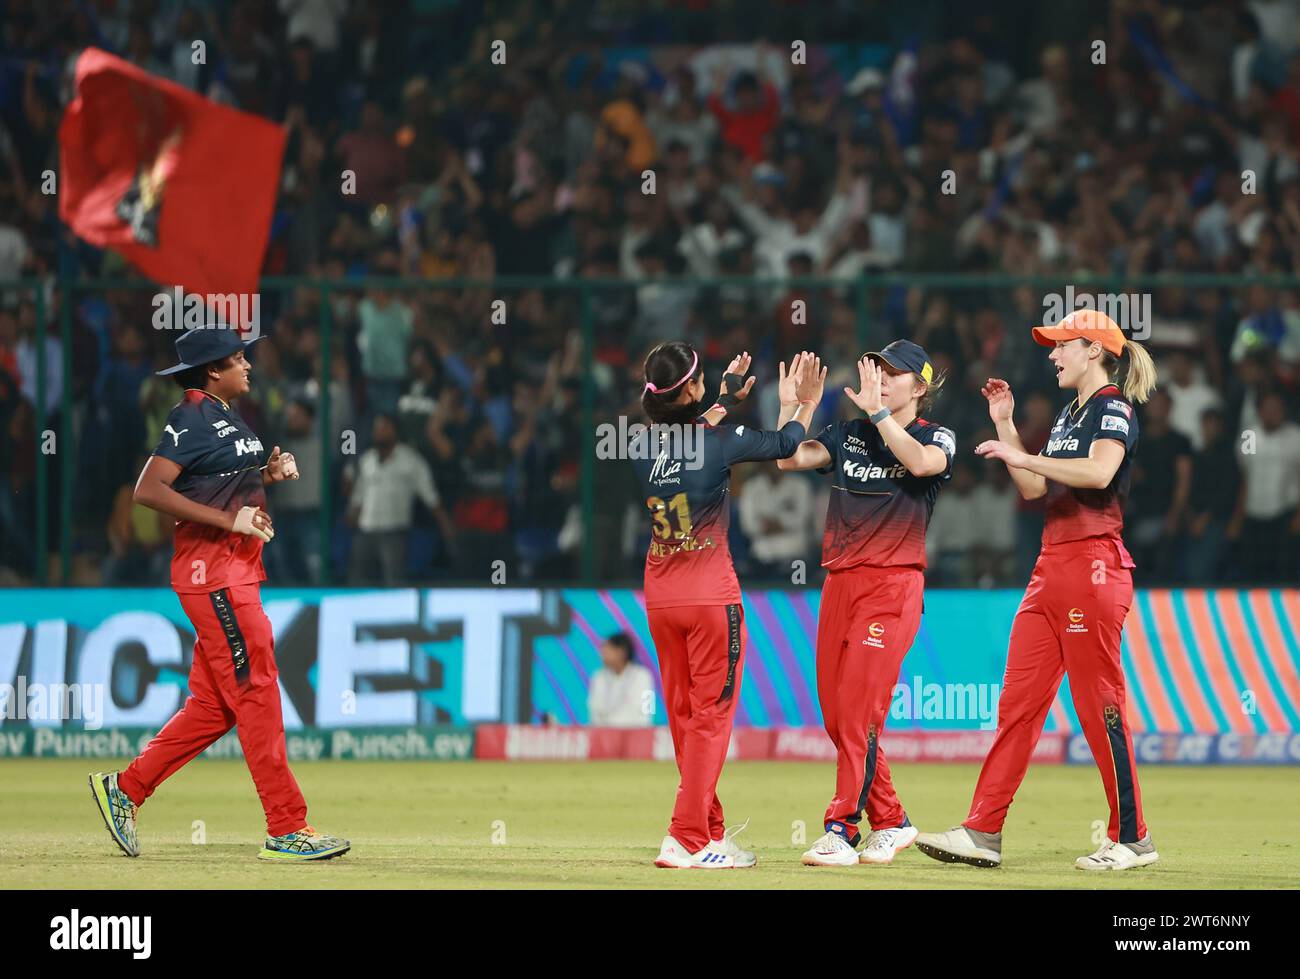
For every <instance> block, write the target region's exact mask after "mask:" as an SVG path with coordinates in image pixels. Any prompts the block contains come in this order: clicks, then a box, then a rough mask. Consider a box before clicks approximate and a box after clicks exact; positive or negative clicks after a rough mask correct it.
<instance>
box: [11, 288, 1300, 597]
mask: <svg viewBox="0 0 1300 979" xmlns="http://www.w3.org/2000/svg"><path fill="white" fill-rule="evenodd" d="M660 282H661V284H662V285H663V287H664V288H681V289H695V290H703V289H720V288H742V289H752V290H755V291H756V292H757V291H768V292H771V291H772V290H774V289H808V290H827V291H834V292H835V293H836V294H837V295H839V296H841V297H844V301H846V302H848V303H850V305H851V306H852V309H853V319H854V338H853V340H854V346H855V347H856V349H857V350H859V351H861V350H866V349H871V347H870V346H869V344H871V343H875V342H885V341H886V340H887V339H888V337H885V336H877V335H876V333H878V332H879V331H878V330H873V309H874V306H873V297H878V296H880V295H882V294H884V293H886V292H888V291H889V290H897V289H904V290H909V289H921V290H925V291H926V292H952V293H963V292H970V291H972V290H974V291H979V290H984V291H987V292H992V291H1007V290H1015V289H1019V288H1024V287H1027V288H1029V289H1031V290H1034V291H1035V292H1037V293H1038V294H1039V295H1040V298H1041V297H1043V296H1047V295H1049V294H1050V295H1064V294H1065V290H1066V288H1067V286H1069V287H1073V289H1074V290H1075V291H1076V293H1080V292H1089V293H1091V294H1103V293H1109V294H1122V295H1133V294H1143V293H1146V294H1155V293H1158V292H1159V291H1161V290H1167V289H1179V290H1219V291H1223V290H1241V289H1245V288H1248V287H1256V286H1258V287H1263V288H1266V289H1269V290H1279V291H1280V290H1300V277H1296V276H1255V277H1241V276H1233V275H1207V274H1198V275H1168V274H1162V275H1146V276H1116V275H1080V276H1075V277H1069V276H1064V275H1061V274H1052V275H1019V276H1018V275H1005V274H997V275H994V274H987V275H985V274H902V273H897V274H863V275H860V276H857V277H855V278H851V279H845V278H827V277H802V278H787V279H782V280H775V279H757V278H754V277H749V276H732V277H715V278H711V279H702V278H686V277H672V278H666V279H663V280H660ZM646 284H647V282H646V280H632V279H616V278H570V279H562V278H561V279H557V278H551V277H538V276H499V277H496V278H494V279H487V280H481V279H463V278H462V279H430V278H412V277H379V276H367V277H356V278H346V279H325V278H312V277H305V276H268V277H265V278H263V279H262V281H261V290H262V294H263V295H265V294H267V293H269V292H271V291H274V290H281V291H284V292H285V293H286V295H287V294H289V293H290V292H291V291H295V290H303V289H309V290H314V291H315V293H316V294H317V296H318V299H319V304H318V305H319V314H318V316H319V318H318V324H317V328H318V330H319V341H320V357H321V359H322V361H323V363H322V371H321V377H322V378H324V379H328V378H331V377H333V374H332V368H333V361H334V358H336V357H338V356H340V355H341V351H340V346H339V335H338V334H339V331H338V330H337V328H336V324H335V322H334V317H333V315H332V305H331V301H330V300H331V297H332V296H334V295H336V294H340V293H345V294H355V293H358V292H360V291H364V290H367V289H383V290H392V291H400V292H410V291H416V292H418V291H427V292H434V291H467V290H480V291H483V292H484V293H486V294H491V295H499V294H502V293H510V292H519V291H522V290H530V289H535V290H543V291H545V292H546V293H562V294H566V295H567V296H569V297H570V298H571V299H572V300H573V301H574V302H576V306H577V310H578V314H577V316H578V326H579V327H580V331H581V337H582V354H581V362H582V368H583V369H582V377H583V383H582V390H581V400H580V406H581V433H582V451H581V459H580V484H581V489H580V503H581V508H582V517H583V526H584V528H591V527H592V526H593V521H592V515H593V512H594V508H595V506H596V498H595V493H596V486H595V478H594V465H595V461H596V455H595V439H596V424H597V422H596V399H595V384H594V381H593V372H592V366H593V362H594V356H595V347H596V343H595V340H596V335H595V320H594V316H593V298H594V297H596V296H597V295H598V294H599V293H601V292H602V291H605V290H625V291H627V290H636V289H638V288H641V287H644V286H645V285H646ZM118 290H129V291H145V292H153V293H155V294H156V293H158V292H160V291H163V290H166V291H170V287H160V286H158V285H157V284H155V283H152V282H149V281H148V280H142V279H127V278H70V277H59V278H56V279H55V280H54V281H53V283H52V290H51V283H50V282H49V281H48V280H37V279H28V280H15V281H9V282H0V299H3V300H5V301H6V302H7V303H12V302H13V301H14V300H15V298H18V299H21V297H24V296H27V297H30V299H31V301H32V302H33V303H34V306H35V322H36V324H37V330H38V331H39V330H41V326H42V325H45V330H46V332H48V326H49V324H47V323H46V313H47V307H48V303H49V300H48V299H47V293H49V292H51V291H52V292H53V294H54V295H55V297H56V298H57V307H58V336H59V338H60V344H59V349H60V351H61V358H62V377H63V378H64V381H65V383H63V384H62V385H61V391H62V402H61V410H60V420H61V424H60V431H59V432H57V433H55V436H56V442H57V444H58V446H59V449H58V451H56V452H54V453H52V454H53V455H55V456H56V457H57V463H56V464H57V465H59V466H60V477H61V478H60V491H59V494H58V496H59V498H58V499H57V500H52V499H51V498H50V494H49V492H48V488H49V484H50V472H51V470H50V466H51V464H52V463H51V459H50V455H51V454H50V453H47V452H45V451H43V448H42V446H43V437H44V433H46V432H47V428H46V420H47V408H46V400H47V398H46V395H47V370H48V366H49V365H48V364H47V350H46V345H45V343H43V342H41V343H35V344H34V345H35V358H36V386H37V390H36V404H35V406H34V408H35V412H34V413H35V432H36V435H37V437H36V438H35V439H34V445H35V447H36V458H35V489H36V512H35V528H34V531H35V532H34V536H35V576H34V577H35V581H36V582H37V583H38V584H41V585H46V584H52V583H58V584H62V585H65V586H66V585H67V584H68V583H69V575H70V569H71V565H72V557H73V555H72V549H73V522H72V516H73V512H72V511H73V488H74V485H75V464H76V452H75V451H73V447H74V445H75V437H76V436H75V433H74V431H73V420H74V412H73V410H72V409H73V390H72V384H71V383H69V382H70V379H71V378H72V367H73V310H74V308H75V306H76V302H77V299H78V298H79V297H81V296H85V295H93V294H95V293H105V292H109V291H118ZM1039 308H1040V310H1041V309H1042V308H1043V307H1042V306H1040V307H1039ZM1024 325H1025V326H1026V327H1027V326H1029V325H1032V324H1030V323H1028V322H1026V323H1025V324H1024ZM43 336H44V334H42V337H43ZM330 388H331V384H329V383H322V384H320V396H319V407H318V411H317V417H318V418H320V419H329V418H330V417H331V404H330V398H331V391H330ZM319 429H320V440H321V459H322V465H321V471H320V477H319V478H320V482H321V487H320V490H321V502H320V520H319V546H320V561H321V564H320V576H319V577H320V583H321V584H330V583H333V582H335V581H337V580H338V574H337V569H335V568H332V567H331V563H332V561H331V553H330V552H331V544H330V541H331V529H332V519H333V513H334V507H333V503H334V501H333V500H332V499H331V494H332V492H333V486H334V476H335V467H336V466H337V465H338V464H339V463H338V460H337V459H336V458H335V456H336V455H337V453H335V452H334V448H335V447H334V445H333V444H332V443H333V432H332V430H331V428H330V426H329V425H328V424H324V423H322V424H320V425H319ZM51 506H57V507H58V514H59V520H58V534H57V536H58V551H59V556H60V560H59V574H58V575H57V576H56V577H58V578H59V579H60V580H59V581H58V582H51V581H50V578H51V575H50V568H49V554H50V540H49V537H50V530H49V528H50V519H49V517H50V507H51ZM593 537H594V535H593V534H592V533H590V532H587V533H584V534H583V540H582V545H581V551H580V560H579V569H580V570H579V582H580V583H582V584H588V585H590V584H594V583H596V581H597V578H598V576H597V574H596V570H595V561H594V559H593V550H594V540H593Z"/></svg>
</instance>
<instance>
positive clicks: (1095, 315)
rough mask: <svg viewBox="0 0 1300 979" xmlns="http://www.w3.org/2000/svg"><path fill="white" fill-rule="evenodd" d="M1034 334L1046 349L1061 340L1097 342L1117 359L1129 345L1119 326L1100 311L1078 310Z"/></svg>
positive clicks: (1038, 329) (1039, 327)
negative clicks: (1054, 324) (1126, 345)
mask: <svg viewBox="0 0 1300 979" xmlns="http://www.w3.org/2000/svg"><path fill="white" fill-rule="evenodd" d="M1033 332H1034V339H1035V340H1037V341H1038V342H1039V343H1041V344H1042V345H1043V346H1044V347H1053V346H1055V345H1056V343H1057V341H1059V340H1087V341H1088V342H1089V343H1091V342H1094V341H1095V342H1097V343H1100V344H1101V345H1102V346H1103V347H1104V348H1105V349H1106V350H1108V351H1110V352H1111V353H1113V354H1114V355H1115V356H1116V357H1118V356H1119V355H1120V354H1122V353H1123V352H1124V344H1126V343H1128V338H1127V337H1125V336H1124V331H1123V330H1121V329H1120V328H1119V324H1118V323H1116V322H1115V321H1114V320H1113V319H1111V318H1110V317H1109V316H1107V315H1106V314H1105V313H1103V312H1102V311H1101V310H1099V309H1076V310H1075V311H1074V312H1073V313H1071V314H1070V315H1069V316H1067V317H1065V319H1063V320H1061V322H1060V323H1058V324H1057V325H1056V326H1036V327H1034V331H1033Z"/></svg>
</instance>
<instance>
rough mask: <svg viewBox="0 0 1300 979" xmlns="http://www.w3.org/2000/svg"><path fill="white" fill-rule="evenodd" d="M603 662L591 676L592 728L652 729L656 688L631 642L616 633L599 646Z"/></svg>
mask: <svg viewBox="0 0 1300 979" xmlns="http://www.w3.org/2000/svg"><path fill="white" fill-rule="evenodd" d="M600 659H601V662H602V663H604V666H602V667H601V668H600V669H599V670H597V671H596V672H595V673H594V674H592V677H591V686H590V687H589V688H588V689H587V710H588V713H589V714H590V715H591V719H590V723H591V726H592V727H649V726H650V725H651V724H653V723H654V715H655V685H654V677H652V676H651V675H650V671H649V670H648V669H646V668H645V667H644V666H642V665H641V664H640V663H638V662H636V652H635V650H634V649H633V648H632V640H631V638H630V637H629V636H628V635H627V633H625V632H617V633H615V634H614V635H612V636H610V637H609V638H608V639H606V640H605V641H604V642H603V643H601V644H600Z"/></svg>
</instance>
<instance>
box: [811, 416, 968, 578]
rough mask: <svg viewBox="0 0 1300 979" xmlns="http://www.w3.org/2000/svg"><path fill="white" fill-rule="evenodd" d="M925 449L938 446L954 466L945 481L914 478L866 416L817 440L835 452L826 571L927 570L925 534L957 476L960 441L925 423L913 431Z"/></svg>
mask: <svg viewBox="0 0 1300 979" xmlns="http://www.w3.org/2000/svg"><path fill="white" fill-rule="evenodd" d="M906 432H907V434H908V435H910V436H912V438H914V439H916V440H917V441H918V442H920V443H921V444H922V445H937V446H938V447H939V448H940V449H942V450H943V453H944V455H946V456H947V457H948V465H947V466H946V467H944V470H943V472H941V473H939V474H938V475H937V476H913V475H912V474H911V473H910V472H908V471H907V468H906V467H905V466H904V465H903V464H902V463H901V462H899V461H898V459H897V457H896V456H895V455H894V453H893V452H891V451H890V450H889V446H887V445H885V440H884V439H883V438H881V437H880V432H879V430H878V429H877V428H876V426H875V425H873V424H871V422H869V421H868V420H867V419H865V418H854V419H852V420H851V421H841V422H834V423H832V424H830V425H827V426H826V427H825V428H824V429H822V430H821V432H820V433H818V435H817V441H818V442H820V443H821V444H822V445H824V446H826V451H827V452H829V453H830V454H831V461H830V465H828V466H825V467H824V468H822V469H819V470H817V471H818V472H821V473H831V474H832V475H833V476H834V477H835V485H834V486H833V487H832V488H831V501H830V506H829V507H828V508H827V510H826V533H825V534H824V535H823V537H822V567H823V568H826V569H828V570H830V571H842V570H844V569H845V568H856V567H861V566H871V567H908V568H924V567H925V528H926V527H927V526H929V523H930V515H931V514H932V513H934V501H935V499H936V498H938V496H939V488H940V487H941V486H942V485H943V484H944V483H945V482H946V481H947V480H949V479H951V478H952V459H953V456H955V455H956V454H957V438H956V436H955V435H953V433H952V431H951V430H950V429H947V428H944V427H942V426H941V425H936V424H934V423H933V422H928V421H926V420H925V419H924V418H915V419H913V420H912V422H911V424H909V425H908V426H907V428H906Z"/></svg>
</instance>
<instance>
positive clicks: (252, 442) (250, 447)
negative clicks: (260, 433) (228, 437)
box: [235, 439, 262, 456]
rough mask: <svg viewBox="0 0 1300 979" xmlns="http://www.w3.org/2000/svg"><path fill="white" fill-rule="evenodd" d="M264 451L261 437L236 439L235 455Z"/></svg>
mask: <svg viewBox="0 0 1300 979" xmlns="http://www.w3.org/2000/svg"><path fill="white" fill-rule="evenodd" d="M261 451H262V440H261V439H237V440H236V441H235V455H237V456H242V455H245V454H247V453H250V452H251V453H258V452H261Z"/></svg>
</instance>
